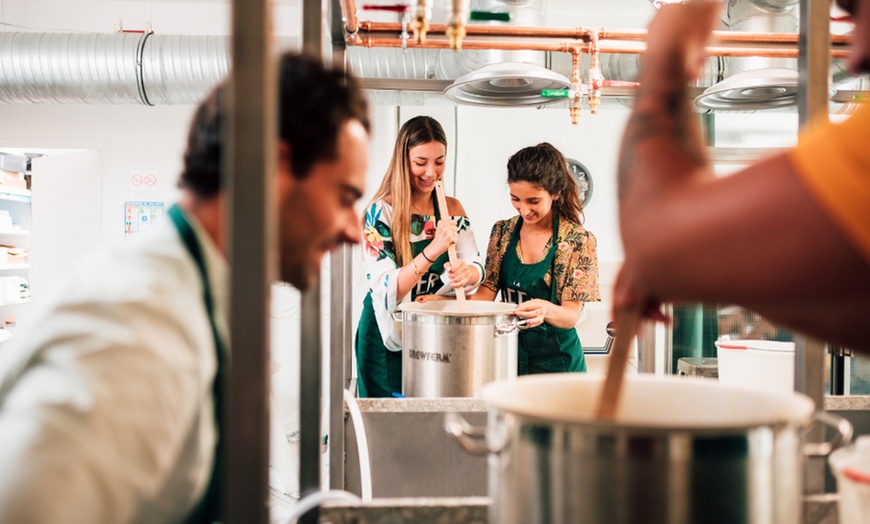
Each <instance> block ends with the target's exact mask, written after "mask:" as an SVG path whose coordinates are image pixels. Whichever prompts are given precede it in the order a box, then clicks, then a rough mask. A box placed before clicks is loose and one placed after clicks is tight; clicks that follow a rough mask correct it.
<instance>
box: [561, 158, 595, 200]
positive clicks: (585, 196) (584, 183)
mask: <svg viewBox="0 0 870 524" xmlns="http://www.w3.org/2000/svg"><path fill="white" fill-rule="evenodd" d="M566 160H567V161H568V170H569V171H571V175H573V176H574V181H575V182H577V192H578V193H579V195H580V203H581V204H583V207H584V208H585V207H586V205H587V204H588V203H589V200H590V199H591V198H592V174H591V173H590V172H589V170H588V169H587V168H586V166H584V165H583V164H581V163H580V162H578V161H577V160H574V159H573V158H566Z"/></svg>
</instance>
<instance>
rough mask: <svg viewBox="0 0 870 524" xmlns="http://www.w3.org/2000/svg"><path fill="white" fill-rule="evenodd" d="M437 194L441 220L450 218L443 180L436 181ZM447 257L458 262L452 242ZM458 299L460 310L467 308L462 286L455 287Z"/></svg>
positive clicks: (451, 261)
mask: <svg viewBox="0 0 870 524" xmlns="http://www.w3.org/2000/svg"><path fill="white" fill-rule="evenodd" d="M435 195H436V196H437V197H438V212H439V213H440V215H441V220H444V219H445V218H450V213H449V212H448V211H447V197H445V196H444V185H443V184H442V183H441V181H440V180H439V181H437V182H435ZM447 257H448V258H449V259H450V265H451V266H453V264H455V263H456V246H455V245H453V244H450V247H448V248H447ZM455 291H456V301H457V302H459V311H464V310H465V290H464V289H462V288H461V287H460V288H458V289H455Z"/></svg>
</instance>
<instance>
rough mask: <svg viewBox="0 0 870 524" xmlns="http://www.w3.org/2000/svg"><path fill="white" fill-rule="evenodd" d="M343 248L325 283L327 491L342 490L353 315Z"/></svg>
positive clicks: (348, 251) (346, 249)
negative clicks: (326, 331) (327, 418)
mask: <svg viewBox="0 0 870 524" xmlns="http://www.w3.org/2000/svg"><path fill="white" fill-rule="evenodd" d="M352 254H353V248H352V247H351V246H349V245H347V244H343V245H342V246H341V247H339V248H337V249H336V250H335V251H333V253H332V255H331V256H330V258H331V265H330V283H329V296H330V298H329V300H330V311H329V325H330V329H329V333H330V335H329V345H330V351H329V404H328V405H329V487H330V489H344V446H345V438H344V400H343V398H344V390H345V388H346V387H347V377H348V373H349V371H350V370H348V369H346V368H345V356H346V351H348V350H349V348H350V347H351V335H352V328H351V324H350V320H351V316H352V315H353V304H352V302H351V301H352V298H353V297H352V294H351V256H352Z"/></svg>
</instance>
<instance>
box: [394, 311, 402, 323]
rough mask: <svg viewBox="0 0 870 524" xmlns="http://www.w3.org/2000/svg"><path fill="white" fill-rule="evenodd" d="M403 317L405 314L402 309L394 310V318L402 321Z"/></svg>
mask: <svg viewBox="0 0 870 524" xmlns="http://www.w3.org/2000/svg"><path fill="white" fill-rule="evenodd" d="M402 318H403V315H402V312H401V311H399V310H398V309H397V310H395V311H393V320H395V321H396V322H401V321H402Z"/></svg>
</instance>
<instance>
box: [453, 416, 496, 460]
mask: <svg viewBox="0 0 870 524" xmlns="http://www.w3.org/2000/svg"><path fill="white" fill-rule="evenodd" d="M444 429H445V430H446V431H447V433H450V434H451V435H453V437H454V438H455V439H456V442H458V443H459V445H460V446H461V447H462V449H464V450H465V451H467V452H468V453H469V454H470V455H484V454H486V453H489V446H487V445H486V428H485V427H479V426H472V425H471V424H469V423H468V421H467V420H465V419H464V418H463V417H462V415H460V414H459V413H454V412H452V411H448V412H447V413H445V414H444Z"/></svg>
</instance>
